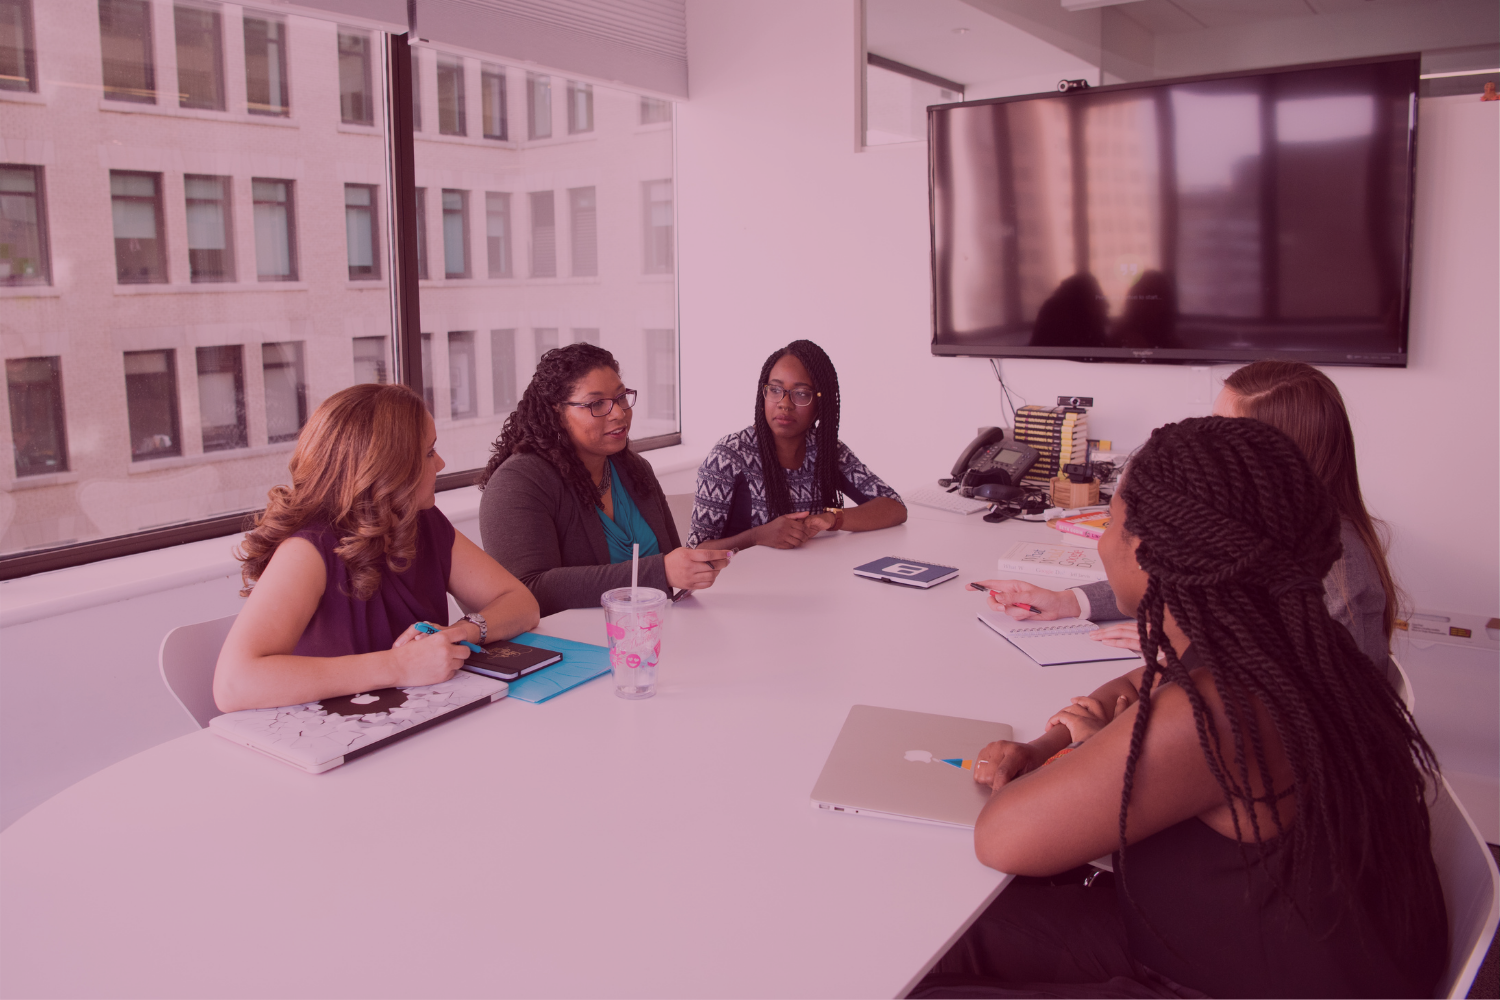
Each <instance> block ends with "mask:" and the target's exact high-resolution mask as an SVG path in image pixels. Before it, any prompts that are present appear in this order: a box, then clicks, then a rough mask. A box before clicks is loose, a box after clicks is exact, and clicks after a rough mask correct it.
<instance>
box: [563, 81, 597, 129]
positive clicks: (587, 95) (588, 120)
mask: <svg viewBox="0 0 1500 1000" xmlns="http://www.w3.org/2000/svg"><path fill="white" fill-rule="evenodd" d="M592 131H594V85H593V84H591V83H580V82H579V81H577V80H569V81H568V134H569V135H583V134H585V133H588V132H592Z"/></svg>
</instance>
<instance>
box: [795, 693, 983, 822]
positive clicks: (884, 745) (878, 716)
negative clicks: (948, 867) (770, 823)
mask: <svg viewBox="0 0 1500 1000" xmlns="http://www.w3.org/2000/svg"><path fill="white" fill-rule="evenodd" d="M1012 736H1013V734H1012V732H1011V728H1010V726H1007V725H1005V724H1004V723H1002V722H981V721H979V720H978V719H956V718H953V717H951V716H947V715H930V714H928V713H927V712H907V711H903V710H902V709H899V708H876V707H874V706H873V705H854V706H852V707H851V708H850V709H849V715H848V716H847V717H846V718H845V719H844V727H843V728H842V729H841V730H839V735H838V739H837V740H835V741H834V744H833V749H832V750H830V751H829V753H828V760H827V762H826V763H824V765H823V771H822V773H821V774H819V775H818V781H817V784H815V785H814V786H813V790H812V806H813V808H814V809H817V810H818V811H820V812H823V811H827V812H843V813H854V814H856V815H865V816H881V817H884V818H886V819H906V820H916V821H917V822H921V823H941V824H944V825H947V826H968V827H972V826H973V825H974V822H975V820H977V819H978V818H979V810H981V809H983V808H984V804H985V802H987V801H989V797H990V789H989V788H987V787H985V786H984V785H979V784H976V783H975V781H974V775H973V771H972V770H964V769H963V765H964V763H965V761H966V760H968V761H971V760H973V759H974V758H975V756H976V755H977V754H978V752H979V751H980V750H981V749H983V748H984V747H985V746H986V745H987V744H989V743H993V742H995V741H996V740H1008V739H1011V738H1012ZM955 760H956V761H958V763H957V764H956V765H955V764H951V763H950V762H952V761H955Z"/></svg>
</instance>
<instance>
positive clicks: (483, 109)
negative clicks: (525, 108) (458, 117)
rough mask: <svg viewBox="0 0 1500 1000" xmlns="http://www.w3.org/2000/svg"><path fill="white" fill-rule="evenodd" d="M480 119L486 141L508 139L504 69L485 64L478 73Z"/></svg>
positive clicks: (508, 121)
mask: <svg viewBox="0 0 1500 1000" xmlns="http://www.w3.org/2000/svg"><path fill="white" fill-rule="evenodd" d="M479 96H480V102H479V103H480V117H482V118H483V119H484V122H483V125H484V129H483V132H484V137H485V138H486V139H509V138H510V114H509V111H508V109H507V108H506V104H505V67H504V66H493V65H491V64H490V63H485V64H484V66H483V67H482V68H481V69H480V73H479Z"/></svg>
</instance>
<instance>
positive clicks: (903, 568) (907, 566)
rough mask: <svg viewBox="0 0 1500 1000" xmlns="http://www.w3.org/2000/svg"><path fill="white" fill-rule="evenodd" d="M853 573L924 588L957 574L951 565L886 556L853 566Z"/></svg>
mask: <svg viewBox="0 0 1500 1000" xmlns="http://www.w3.org/2000/svg"><path fill="white" fill-rule="evenodd" d="M854 574H855V575H856V576H867V577H869V578H870V579H872V580H879V581H881V582H882V583H899V584H901V586H903V587H921V588H922V589H923V590H926V589H927V588H928V587H935V586H937V585H938V584H940V583H942V582H943V581H945V580H951V579H953V578H954V577H955V576H957V575H958V570H957V569H955V568H954V567H952V566H939V565H938V564H937V563H930V562H922V561H921V560H920V559H905V558H902V557H901V556H886V557H885V558H884V559H876V560H875V561H874V562H867V563H865V564H864V565H863V566H856V567H854Z"/></svg>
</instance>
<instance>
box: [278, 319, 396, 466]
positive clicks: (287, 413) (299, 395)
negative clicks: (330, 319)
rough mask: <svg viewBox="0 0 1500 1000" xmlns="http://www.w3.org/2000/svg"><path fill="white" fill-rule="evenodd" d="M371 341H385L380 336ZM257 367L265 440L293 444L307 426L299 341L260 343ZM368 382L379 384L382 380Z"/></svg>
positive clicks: (305, 387)
mask: <svg viewBox="0 0 1500 1000" xmlns="http://www.w3.org/2000/svg"><path fill="white" fill-rule="evenodd" d="M372 339H374V340H377V341H384V340H385V338H384V337H375V338H372ZM381 346H382V347H383V346H384V345H383V344H382V345H381ZM260 365H261V374H262V378H263V381H264V383H265V387H266V440H267V441H269V442H271V443H272V444H276V443H278V442H281V441H295V440H296V439H297V433H298V432H299V431H301V430H302V425H303V424H305V423H307V376H306V375H305V374H304V373H303V370H302V342H301V341H300V340H294V341H290V342H288V343H285V344H261V345H260ZM371 381H377V382H383V381H385V379H383V378H381V379H372V380H371Z"/></svg>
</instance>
